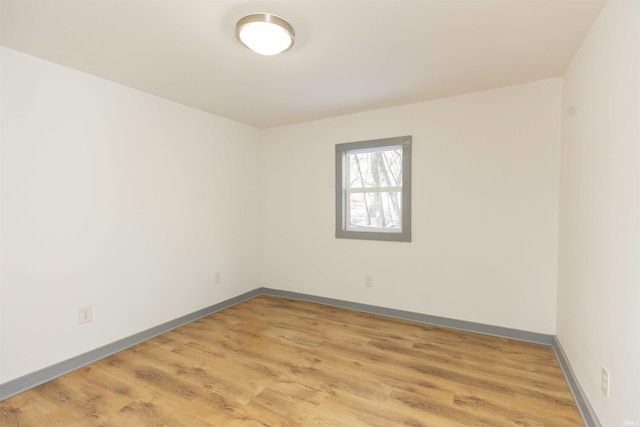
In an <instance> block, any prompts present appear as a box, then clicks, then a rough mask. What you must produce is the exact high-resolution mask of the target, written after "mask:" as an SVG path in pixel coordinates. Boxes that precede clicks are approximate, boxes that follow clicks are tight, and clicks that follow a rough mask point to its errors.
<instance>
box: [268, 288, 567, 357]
mask: <svg viewBox="0 0 640 427" xmlns="http://www.w3.org/2000/svg"><path fill="white" fill-rule="evenodd" d="M259 290H260V291H261V293H262V294H263V295H269V296H274V297H281V298H289V299H293V300H298V301H308V302H314V303H317V304H323V305H328V306H331V307H338V308H345V309H347V310H353V311H360V312H363V313H369V314H377V315H379V316H385V317H393V318H395V319H402V320H409V321H411V322H417V323H424V324H427V325H434V326H442V327H444V328H450V329H457V330H461V331H467V332H475V333H479V334H484V335H492V336H495V337H501V338H508V339H513V340H518V341H526V342H531V343H535V344H543V345H549V346H550V345H552V344H553V338H554V337H553V335H547V334H540V333H537V332H529V331H521V330H519V329H511V328H504V327H501V326H493V325H485V324H483V323H475V322H467V321H464V320H456V319H449V318H446V317H439V316H431V315H428V314H422V313H415V312H412V311H404V310H396V309H393V308H386V307H380V306H375V305H368V304H361V303H358V302H351V301H343V300H338V299H333V298H325V297H318V296H315V295H308V294H301V293H297V292H290V291H282V290H278V289H270V288H260V289H259Z"/></svg>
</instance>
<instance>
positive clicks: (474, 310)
mask: <svg viewBox="0 0 640 427" xmlns="http://www.w3.org/2000/svg"><path fill="white" fill-rule="evenodd" d="M560 94H561V81H560V79H551V80H545V81H540V82H535V83H531V84H526V85H520V86H515V87H509V88H505V89H500V90H493V91H489V92H482V93H474V94H469V95H463V96H458V97H453V98H447V99H441V100H436V101H430V102H424V103H418V104H412V105H406V106H402V107H395V108H389V109H384V110H376V111H370V112H365V113H360V114H355V115H350V116H343V117H338V118H333V119H328V120H323V121H317V122H311V123H305V124H300V125H293V126H286V127H281V128H275V129H269V130H266V131H264V132H263V134H262V135H261V136H262V144H261V150H262V157H261V166H262V174H261V181H262V193H261V195H262V203H263V206H262V211H263V214H264V222H263V227H262V242H261V244H262V265H261V273H262V284H263V285H265V286H268V287H272V288H277V289H285V290H291V291H296V292H303V293H308V294H313V295H319V296H325V297H332V298H338V299H342V300H349V301H357V302H361V303H366V304H373V305H379V306H385V307H391V308H396V309H402V310H409V311H414V312H419V313H427V314H431V315H438V316H444V317H449V318H454V319H461V320H468V321H473V322H480V323H486V324H491V325H497V326H504V327H510V328H517V329H521V330H528V331H533V332H539V333H546V334H554V333H555V316H556V315H555V308H556V280H557V222H558V216H557V215H558V211H557V209H558V175H559V156H560V152H559V150H560V105H561V99H560ZM401 135H413V210H412V215H413V241H412V242H411V243H399V242H376V241H360V240H348V239H336V238H335V237H334V227H335V226H334V217H335V215H334V206H335V196H334V194H335V193H334V192H335V188H334V187H333V183H334V159H335V155H334V148H335V144H337V143H342V142H352V141H361V140H367V139H376V138H383V137H391V136H401ZM365 274H369V275H372V276H373V278H374V287H373V288H365V287H364V276H365Z"/></svg>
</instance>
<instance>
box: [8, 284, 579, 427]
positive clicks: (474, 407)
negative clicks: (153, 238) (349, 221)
mask: <svg viewBox="0 0 640 427" xmlns="http://www.w3.org/2000/svg"><path fill="white" fill-rule="evenodd" d="M0 425H2V426H64V427H69V426H136V427H139V426H189V427H197V426H380V427H389V426H403V425H404V426H435V427H448V426H492V427H494V426H520V427H522V426H553V427H562V426H571V427H575V426H582V425H583V424H582V421H581V418H580V415H579V414H578V411H577V409H576V406H575V404H574V402H573V400H572V397H571V394H570V392H569V389H568V387H567V384H566V382H565V380H564V377H563V375H562V373H561V371H560V368H559V367H558V363H557V361H556V359H555V357H554V355H553V352H552V350H551V348H549V347H546V346H541V345H535V344H529V343H523V342H517V341H512V340H508V339H504V338H496V337H489V336H484V335H478V334H473V333H468V332H461V331H456V330H450V329H443V328H438V327H434V326H428V325H422V324H417V323H411V322H406V321H401V320H396V319H389V318H383V317H379V316H374V315H370V314H363V313H357V312H351V311H348V310H343V309H337V308H332V307H327V306H322V305H317V304H312V303H306V302H298V301H290V300H284V299H279V298H272V297H258V298H254V299H252V300H250V301H246V302H244V303H241V304H239V305H237V306H234V307H232V308H228V309H226V310H223V311H221V312H218V313H216V314H214V315H211V316H209V317H206V318H204V319H201V320H198V321H196V322H193V323H191V324H189V325H186V326H183V327H181V328H179V329H176V330H174V331H172V332H169V333H166V334H164V335H162V336H160V337H157V338H154V339H152V340H150V341H147V342H145V343H143V344H140V345H137V346H135V347H132V348H130V349H128V350H125V351H123V352H120V353H118V354H116V355H114V356H111V357H108V358H106V359H103V360H101V361H99V362H96V363H94V364H92V365H89V366H87V367H85V368H82V369H79V370H77V371H75V372H72V373H70V374H68V375H65V376H63V377H61V378H58V379H56V380H53V381H51V382H49V383H46V384H44V385H42V386H40V387H37V388H34V389H32V390H29V391H27V392H24V393H22V394H20V395H17V396H15V397H13V398H10V399H7V400H5V401H3V402H0Z"/></svg>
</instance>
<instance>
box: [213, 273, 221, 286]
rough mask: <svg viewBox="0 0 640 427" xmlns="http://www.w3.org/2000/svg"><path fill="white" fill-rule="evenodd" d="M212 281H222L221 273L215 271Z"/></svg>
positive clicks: (215, 282) (216, 282)
mask: <svg viewBox="0 0 640 427" xmlns="http://www.w3.org/2000/svg"><path fill="white" fill-rule="evenodd" d="M213 283H214V284H215V285H217V284H218V283H222V273H220V272H219V271H216V272H215V273H214V275H213Z"/></svg>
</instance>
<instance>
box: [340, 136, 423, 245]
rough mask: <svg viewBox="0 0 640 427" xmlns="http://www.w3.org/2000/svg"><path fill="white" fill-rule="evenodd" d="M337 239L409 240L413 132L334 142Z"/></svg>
mask: <svg viewBox="0 0 640 427" xmlns="http://www.w3.org/2000/svg"><path fill="white" fill-rule="evenodd" d="M336 237H339V238H349V239H367V240H393V241H400V242H410V241H411V136H401V137H397V138H386V139H376V140H372V141H361V142H351V143H347V144H336Z"/></svg>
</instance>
